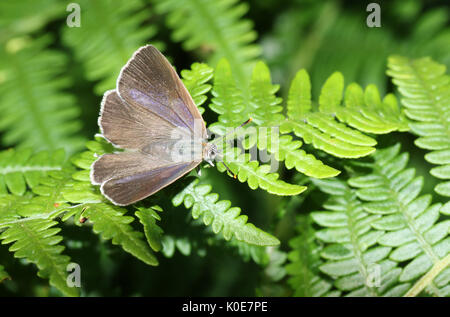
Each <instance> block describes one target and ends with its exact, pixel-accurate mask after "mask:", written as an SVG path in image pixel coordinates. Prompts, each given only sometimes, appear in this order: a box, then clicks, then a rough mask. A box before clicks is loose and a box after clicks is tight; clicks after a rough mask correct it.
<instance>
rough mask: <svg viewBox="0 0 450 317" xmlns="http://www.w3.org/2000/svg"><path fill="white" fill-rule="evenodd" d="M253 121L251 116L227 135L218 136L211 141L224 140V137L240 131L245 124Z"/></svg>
mask: <svg viewBox="0 0 450 317" xmlns="http://www.w3.org/2000/svg"><path fill="white" fill-rule="evenodd" d="M252 121H253V118H249V119H248V120H247V121H245V122H243V123H241V125H239V126H238V127H236V128H234V129H233V130H232V131H230V132H228V133H227V134H225V135H222V136H221V137H218V138H216V139H214V140H213V141H211V143H217V141H219V140H222V139H223V138H225V137H227V136H229V135H230V134H234V133H236V131H238V130H239V129H240V128H242V127H243V126H245V125H247V124H249V123H250V122H252Z"/></svg>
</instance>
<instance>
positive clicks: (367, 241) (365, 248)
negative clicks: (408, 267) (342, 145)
mask: <svg viewBox="0 0 450 317" xmlns="http://www.w3.org/2000/svg"><path fill="white" fill-rule="evenodd" d="M317 184H318V185H319V187H320V188H321V190H324V191H325V192H327V193H328V194H330V195H332V196H333V197H332V198H331V199H330V200H329V201H327V202H326V203H325V205H324V207H325V208H326V209H325V210H323V211H315V212H313V213H312V214H311V216H312V218H313V220H314V222H316V223H317V224H318V225H320V226H321V227H323V229H320V230H318V231H317V232H316V237H317V238H318V239H319V240H320V241H322V242H323V243H324V244H325V245H324V247H323V249H322V250H321V251H320V256H321V257H322V258H323V259H324V262H325V263H323V264H321V265H320V267H319V269H320V270H321V271H322V272H323V273H325V274H327V275H329V276H330V277H331V278H333V280H334V286H335V287H336V288H337V289H338V290H340V291H342V292H345V293H344V294H345V295H346V296H401V295H403V294H404V293H405V292H406V290H408V288H409V287H410V285H409V284H407V283H398V278H399V276H400V274H401V269H400V268H398V267H397V265H396V262H394V261H392V260H391V259H389V258H388V255H389V253H390V252H391V247H388V246H383V245H379V244H378V243H377V240H378V239H379V238H380V236H382V235H383V231H379V230H374V229H373V228H372V227H371V225H372V223H374V222H375V221H377V220H378V219H380V218H381V215H372V214H370V213H368V212H366V211H365V210H364V208H363V207H362V204H361V202H360V201H359V200H358V199H357V196H356V194H355V192H354V191H352V190H350V189H349V187H348V186H347V185H346V184H345V183H344V182H341V181H338V180H334V181H331V180H330V181H328V180H327V181H325V180H321V181H320V182H317ZM375 279H378V280H375Z"/></svg>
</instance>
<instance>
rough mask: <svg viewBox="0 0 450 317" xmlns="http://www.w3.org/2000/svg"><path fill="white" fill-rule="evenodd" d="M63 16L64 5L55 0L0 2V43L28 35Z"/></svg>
mask: <svg viewBox="0 0 450 317" xmlns="http://www.w3.org/2000/svg"><path fill="white" fill-rule="evenodd" d="M64 14H65V7H64V3H62V2H60V1H57V0H24V1H14V2H12V1H2V2H1V3H0V29H1V30H2V33H1V34H0V42H5V41H6V40H7V39H8V38H11V37H14V36H18V35H23V34H27V33H28V34H29V33H32V32H35V31H37V30H39V29H40V28H42V27H43V26H45V25H46V24H47V23H48V22H49V21H51V20H53V19H55V18H59V17H60V16H62V15H64Z"/></svg>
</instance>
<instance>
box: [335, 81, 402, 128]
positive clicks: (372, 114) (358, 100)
mask: <svg viewBox="0 0 450 317" xmlns="http://www.w3.org/2000/svg"><path fill="white" fill-rule="evenodd" d="M335 113H336V116H337V118H338V119H339V120H340V121H342V122H345V123H347V124H348V125H349V126H351V127H353V128H355V129H358V130H360V131H363V132H367V133H375V134H385V133H389V132H392V131H408V130H409V126H408V120H407V119H406V117H405V115H404V113H403V112H402V111H401V110H400V108H399V106H398V103H397V98H396V97H395V95H393V94H388V95H386V96H385V97H384V98H383V100H381V97H380V94H379V92H378V89H377V88H376V86H375V85H368V86H367V87H366V89H365V90H364V91H363V89H362V88H361V86H359V85H358V84H356V83H352V84H350V85H348V87H347V88H346V90H345V107H344V106H342V107H337V108H335Z"/></svg>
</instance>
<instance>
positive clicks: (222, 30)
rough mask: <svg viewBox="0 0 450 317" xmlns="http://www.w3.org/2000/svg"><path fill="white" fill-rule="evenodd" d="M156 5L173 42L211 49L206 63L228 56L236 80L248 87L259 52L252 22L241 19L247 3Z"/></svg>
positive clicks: (191, 0) (200, 0)
mask: <svg viewBox="0 0 450 317" xmlns="http://www.w3.org/2000/svg"><path fill="white" fill-rule="evenodd" d="M155 2H156V1H155ZM155 4H156V11H157V12H158V13H160V14H167V20H166V21H167V25H168V26H169V27H170V28H172V29H174V32H173V33H172V38H173V39H174V40H175V41H177V42H180V41H182V42H183V46H184V48H185V49H186V50H188V51H190V50H194V49H200V50H201V51H205V52H206V53H210V52H211V53H212V54H211V56H210V58H209V59H208V62H209V64H210V65H213V66H215V65H217V63H218V61H219V60H220V59H221V58H223V57H225V58H227V59H228V60H229V61H230V65H231V69H232V70H233V73H235V74H236V80H237V83H238V84H239V85H240V86H243V87H247V85H248V82H249V78H248V76H247V74H248V73H249V70H250V69H251V67H252V64H253V62H254V59H255V58H256V57H258V56H259V55H260V48H259V46H258V45H256V44H253V43H252V42H253V41H254V40H255V39H256V33H255V31H253V30H252V23H251V22H250V21H249V20H245V19H242V16H243V15H244V14H245V13H246V12H247V11H248V8H249V6H248V4H246V3H239V4H237V0H219V1H211V0H187V1H177V0H164V1H157V2H156V3H155Z"/></svg>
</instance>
